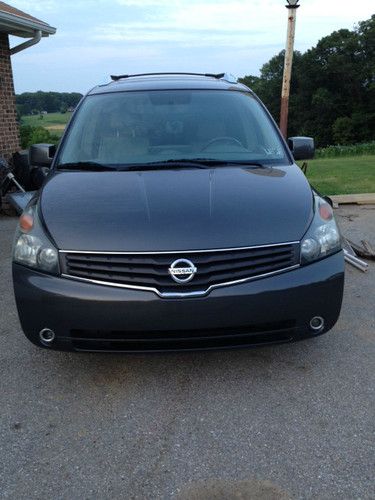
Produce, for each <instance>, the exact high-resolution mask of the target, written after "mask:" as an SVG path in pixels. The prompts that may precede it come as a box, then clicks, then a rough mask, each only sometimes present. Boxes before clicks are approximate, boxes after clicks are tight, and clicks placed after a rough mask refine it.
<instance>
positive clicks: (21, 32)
mask: <svg viewBox="0 0 375 500" xmlns="http://www.w3.org/2000/svg"><path fill="white" fill-rule="evenodd" d="M1 31H3V32H4V31H5V32H6V33H8V34H9V35H14V36H19V37H22V38H29V37H31V36H33V35H34V33H35V31H41V32H42V36H49V35H54V34H55V33H56V28H54V27H53V26H50V25H49V24H45V23H42V22H37V21H33V20H32V19H26V18H23V17H21V16H17V15H16V14H9V13H7V12H3V11H0V32H1Z"/></svg>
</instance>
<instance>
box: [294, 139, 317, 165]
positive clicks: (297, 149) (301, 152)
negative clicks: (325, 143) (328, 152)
mask: <svg viewBox="0 0 375 500" xmlns="http://www.w3.org/2000/svg"><path fill="white" fill-rule="evenodd" d="M288 146H289V149H290V150H291V152H292V154H293V156H294V159H295V160H312V159H313V158H314V154H315V144H314V139H313V138H312V137H289V139H288Z"/></svg>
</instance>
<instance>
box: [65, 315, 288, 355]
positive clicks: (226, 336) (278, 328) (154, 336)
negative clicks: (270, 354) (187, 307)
mask: <svg viewBox="0 0 375 500" xmlns="http://www.w3.org/2000/svg"><path fill="white" fill-rule="evenodd" d="M295 327H296V323H295V321H293V320H285V321H279V322H274V323H266V324H259V325H251V326H238V327H231V328H215V329H204V330H178V331H174V330H171V331H158V330H155V331H117V330H115V331H112V330H72V331H71V332H70V335H71V337H70V341H71V342H72V345H73V347H74V348H75V349H77V350H83V351H126V352H147V351H180V350H196V349H198V350H199V349H229V348H236V347H250V346H255V345H262V344H273V343H281V342H290V341H291V340H292V339H293V335H294V332H295Z"/></svg>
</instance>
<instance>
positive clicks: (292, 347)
mask: <svg viewBox="0 0 375 500" xmlns="http://www.w3.org/2000/svg"><path fill="white" fill-rule="evenodd" d="M337 214H338V218H339V221H340V223H341V227H342V229H343V231H344V233H345V234H346V235H347V236H349V237H350V238H351V239H353V240H354V241H357V242H359V241H360V239H364V238H365V239H368V240H369V241H371V242H372V244H373V245H375V241H374V235H375V206H372V207H371V206H368V207H365V206H348V207H345V208H340V209H339V210H338V211H337ZM15 225H16V219H15V218H13V217H5V216H0V297H1V299H0V318H1V319H0V356H1V362H0V381H1V382H0V384H1V385H0V498H4V499H17V500H21V499H28V500H31V499H47V498H48V499H67V500H68V499H69V500H72V499H118V498H124V499H128V498H129V499H133V498H134V499H175V498H176V499H215V500H220V499H264V500H272V499H283V500H284V499H288V498H293V499H373V498H375V485H374V477H375V460H374V458H375V453H374V450H375V446H374V437H375V433H374V431H375V396H374V388H375V383H374V382H375V345H374V340H375V319H374V317H375V315H374V310H375V262H373V263H370V268H369V271H368V272H367V273H366V274H364V273H361V272H360V271H358V270H356V269H354V268H349V267H347V273H346V287H345V297H344V304H343V309H342V314H341V317H340V319H339V322H338V323H337V325H336V326H335V328H334V329H333V330H332V331H331V332H330V333H328V334H326V335H324V336H321V337H318V338H316V339H312V340H308V341H304V342H299V343H295V344H284V345H278V346H272V347H263V348H258V349H253V350H238V351H225V352H198V353H185V354H166V355H161V354H157V355H142V356H140V355H118V354H116V355H112V354H80V353H59V352H52V351H47V350H41V349H38V348H37V347H35V346H33V345H32V344H31V343H29V342H28V341H27V339H26V338H25V337H24V336H23V334H22V332H21V328H20V325H19V322H18V318H17V313H16V308H15V303H14V298H13V291H12V283H11V256H10V253H11V243H12V238H13V231H14V228H15ZM270 307H272V304H270ZM67 314H68V311H67Z"/></svg>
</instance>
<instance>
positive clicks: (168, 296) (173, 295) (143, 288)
mask: <svg viewBox="0 0 375 500" xmlns="http://www.w3.org/2000/svg"><path fill="white" fill-rule="evenodd" d="M294 243H298V242H294ZM284 244H285V243H284ZM272 246H274V245H272ZM252 248H254V247H252ZM93 253H94V252H93ZM98 253H104V252H98ZM119 253H124V252H119ZM131 253H135V252H131ZM147 253H150V252H147ZM157 253H161V252H157ZM166 253H172V252H166ZM173 253H177V252H173ZM298 267H300V264H296V265H294V266H289V267H285V268H284V269H278V270H277V271H272V272H271V273H265V274H259V275H257V276H252V277H251V278H243V279H240V280H235V281H227V282H225V283H216V284H214V285H211V286H209V287H208V288H207V289H206V290H202V291H194V292H160V291H159V290H158V289H157V288H153V287H147V286H140V285H125V284H122V283H111V282H109V281H101V280H93V279H89V278H80V277H77V276H71V275H69V274H62V275H61V276H62V277H63V278H68V279H72V280H77V281H82V282H85V283H94V284H96V285H104V286H111V287H116V288H127V289H130V290H141V291H144V292H153V293H155V294H156V295H158V296H159V297H161V298H163V299H182V298H189V297H191V298H194V297H204V296H205V295H208V294H209V293H210V292H211V291H212V290H214V289H216V288H222V287H224V286H232V285H239V284H242V283H246V282H248V281H253V280H257V279H261V278H265V277H268V276H274V275H276V274H281V273H284V272H286V271H292V270H293V269H297V268H298Z"/></svg>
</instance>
